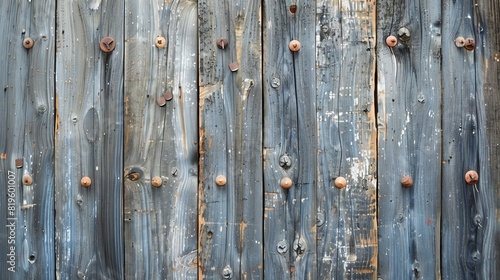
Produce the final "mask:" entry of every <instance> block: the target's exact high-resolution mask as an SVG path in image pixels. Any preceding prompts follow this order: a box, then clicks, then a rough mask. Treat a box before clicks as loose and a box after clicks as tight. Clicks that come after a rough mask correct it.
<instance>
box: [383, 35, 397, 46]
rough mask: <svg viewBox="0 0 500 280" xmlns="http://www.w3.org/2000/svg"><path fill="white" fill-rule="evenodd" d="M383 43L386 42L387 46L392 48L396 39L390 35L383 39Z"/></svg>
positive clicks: (395, 43)
mask: <svg viewBox="0 0 500 280" xmlns="http://www.w3.org/2000/svg"><path fill="white" fill-rule="evenodd" d="M385 43H386V44H387V46H389V47H391V48H392V47H395V46H396V45H397V44H398V39H397V38H396V36H394V35H390V36H387V38H386V39H385Z"/></svg>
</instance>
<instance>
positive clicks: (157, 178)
mask: <svg viewBox="0 0 500 280" xmlns="http://www.w3.org/2000/svg"><path fill="white" fill-rule="evenodd" d="M151 185H152V186H153V187H155V188H159V187H161V185H163V180H162V179H161V177H160V176H154V177H153V179H151Z"/></svg>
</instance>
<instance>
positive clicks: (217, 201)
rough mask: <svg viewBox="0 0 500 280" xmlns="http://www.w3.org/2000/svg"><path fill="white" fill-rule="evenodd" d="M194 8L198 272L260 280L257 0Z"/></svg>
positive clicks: (210, 0)
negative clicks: (196, 18)
mask: <svg viewBox="0 0 500 280" xmlns="http://www.w3.org/2000/svg"><path fill="white" fill-rule="evenodd" d="M198 14H199V21H198V26H199V56H200V57H199V62H200V64H199V81H200V96H199V114H200V130H199V136H200V166H199V168H200V174H199V181H200V186H199V189H200V190H199V191H200V194H199V195H200V198H199V199H200V205H199V257H200V259H199V261H200V269H199V278H200V279H201V278H208V279H212V278H221V277H222V278H224V279H229V278H233V279H242V278H249V279H257V278H263V240H262V238H263V223H262V217H263V201H262V197H263V180H262V179H263V175H262V172H263V171H262V170H263V168H262V119H263V116H262V82H261V80H262V70H261V69H262V67H261V54H262V46H261V24H260V16H261V1H256V0H249V1H232V0H224V1H215V0H202V1H199V2H198ZM219 39H225V40H226V42H225V43H224V44H221V43H220V42H219V44H217V42H218V41H219ZM236 68H238V69H236ZM218 176H223V177H218ZM216 178H219V179H220V181H218V184H217V183H216ZM223 181H224V182H223Z"/></svg>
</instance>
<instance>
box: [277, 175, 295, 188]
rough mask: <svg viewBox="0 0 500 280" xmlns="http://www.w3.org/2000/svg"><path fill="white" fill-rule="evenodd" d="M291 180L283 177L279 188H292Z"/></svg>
mask: <svg viewBox="0 0 500 280" xmlns="http://www.w3.org/2000/svg"><path fill="white" fill-rule="evenodd" d="M292 184H293V183H292V179H290V178H288V177H283V178H281V180H280V186H281V187H282V188H284V189H289V188H291V187H292Z"/></svg>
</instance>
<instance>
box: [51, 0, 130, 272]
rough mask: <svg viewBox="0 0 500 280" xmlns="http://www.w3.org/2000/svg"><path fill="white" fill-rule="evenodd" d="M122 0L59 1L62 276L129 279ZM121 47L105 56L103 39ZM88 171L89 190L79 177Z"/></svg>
mask: <svg viewBox="0 0 500 280" xmlns="http://www.w3.org/2000/svg"><path fill="white" fill-rule="evenodd" d="M123 4H124V3H123V2H121V1H83V0H81V1H58V2H57V43H56V48H57V49H56V90H57V93H56V97H57V100H56V102H57V105H58V106H57V108H56V110H57V120H56V142H55V144H56V148H55V151H56V164H55V166H56V179H55V180H56V189H55V202H56V203H55V209H56V239H55V242H56V259H57V262H56V266H57V267H56V269H57V270H56V276H57V277H58V278H60V279H76V278H88V279H121V278H123V258H124V256H123V244H124V243H123V215H122V212H123V206H122V204H123V203H122V200H123V194H122V193H123V186H122V183H123V167H122V165H123V162H122V158H123V157H122V154H123V100H124V99H123V21H124V18H123V14H124V6H123ZM105 36H111V37H112V38H114V41H115V43H116V47H115V49H114V50H113V51H112V52H109V53H104V52H102V51H101V50H100V48H99V42H100V40H101V38H103V37H105ZM83 176H88V177H90V178H91V180H92V185H91V186H90V187H89V188H83V187H82V186H81V185H80V180H81V178H82V177H83Z"/></svg>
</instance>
